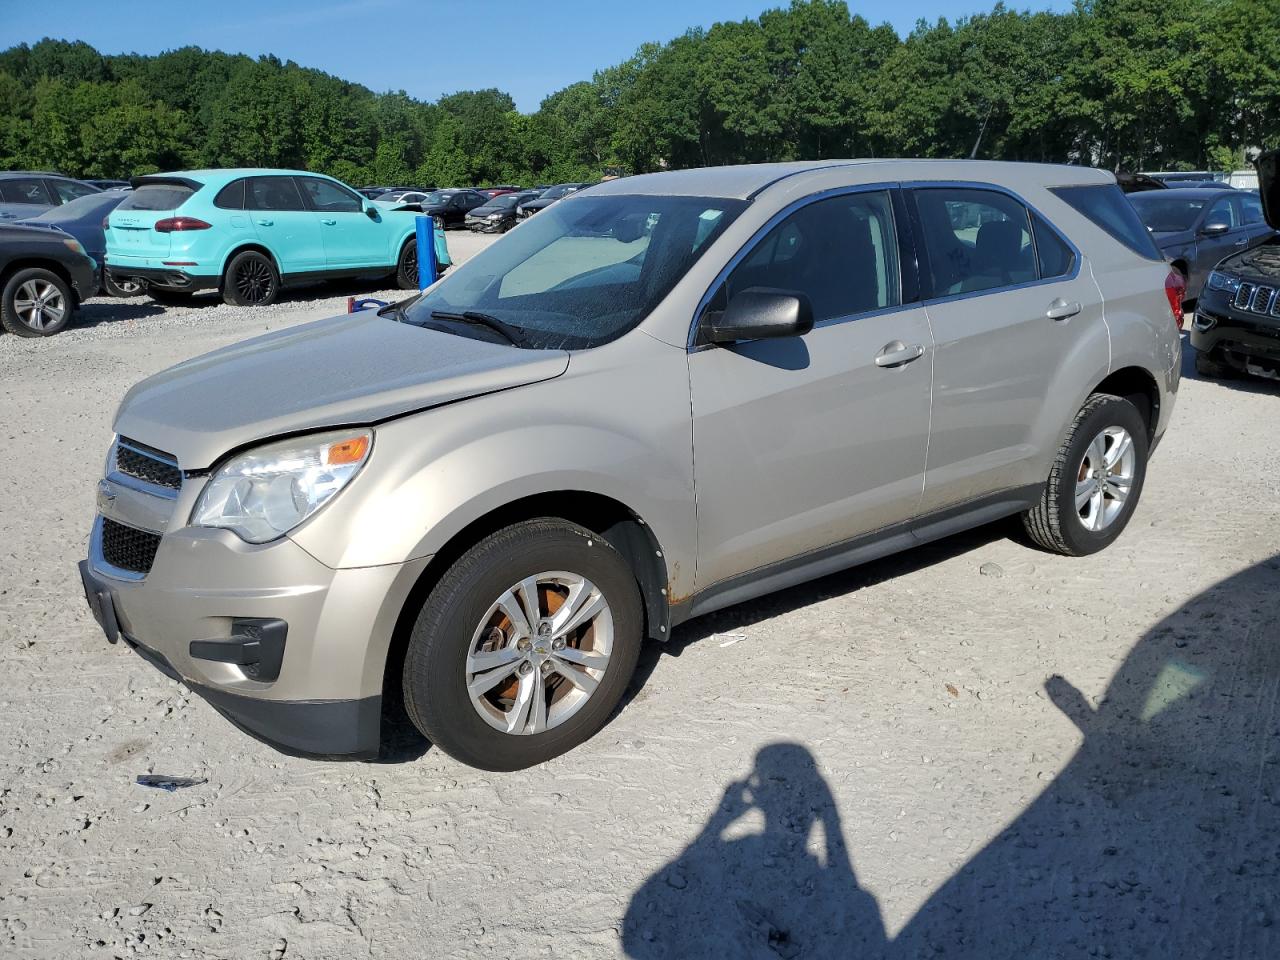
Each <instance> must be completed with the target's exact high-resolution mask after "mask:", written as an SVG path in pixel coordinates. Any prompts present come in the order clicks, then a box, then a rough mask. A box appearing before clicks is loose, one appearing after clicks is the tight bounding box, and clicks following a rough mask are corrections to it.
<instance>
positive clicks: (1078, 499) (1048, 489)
mask: <svg viewBox="0 0 1280 960" xmlns="http://www.w3.org/2000/svg"><path fill="white" fill-rule="evenodd" d="M1147 453H1148V444H1147V424H1146V422H1145V421H1144V420H1143V418H1142V415H1141V414H1140V413H1138V408H1137V407H1135V406H1134V405H1133V404H1132V403H1130V402H1129V401H1128V400H1125V399H1123V398H1121V397H1115V396H1111V395H1110V394H1105V393H1095V394H1093V395H1092V396H1091V397H1089V399H1088V400H1086V401H1085V403H1084V406H1082V407H1081V408H1080V412H1079V413H1077V414H1076V418H1075V421H1074V422H1073V423H1072V425H1071V429H1070V430H1068V431H1067V438H1066V439H1065V440H1064V441H1063V442H1062V446H1061V447H1060V448H1059V449H1058V455H1057V457H1056V458H1055V459H1054V461H1053V467H1052V469H1051V470H1050V471H1049V480H1048V482H1047V483H1046V484H1045V488H1044V493H1043V494H1041V497H1040V502H1039V503H1037V504H1036V505H1035V506H1034V507H1033V508H1032V509H1030V510H1028V511H1027V512H1026V513H1024V514H1023V515H1022V523H1023V526H1024V528H1025V529H1026V531H1027V535H1028V536H1029V537H1030V538H1031V539H1032V540H1033V541H1035V543H1036V544H1038V545H1039V546H1040V547H1042V548H1044V549H1045V550H1049V551H1051V552H1053V553H1060V554H1063V555H1064V556H1069V557H1082V556H1085V555H1087V554H1090V553H1097V552H1098V551H1099V550H1101V549H1103V548H1104V547H1107V546H1110V544H1111V543H1112V542H1113V541H1115V539H1116V538H1117V537H1119V536H1120V534H1121V532H1122V531H1123V530H1124V528H1125V525H1126V524H1128V522H1129V518H1130V517H1131V516H1132V515H1133V511H1134V509H1135V508H1136V507H1137V505H1138V498H1139V496H1141V494H1142V484H1143V481H1144V480H1145V479H1146V475H1147Z"/></svg>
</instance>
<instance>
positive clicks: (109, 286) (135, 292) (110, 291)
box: [102, 273, 147, 297]
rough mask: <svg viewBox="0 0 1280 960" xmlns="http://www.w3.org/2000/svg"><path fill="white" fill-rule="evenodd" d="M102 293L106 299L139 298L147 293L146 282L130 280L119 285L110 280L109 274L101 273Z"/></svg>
mask: <svg viewBox="0 0 1280 960" xmlns="http://www.w3.org/2000/svg"><path fill="white" fill-rule="evenodd" d="M102 292H103V293H105V294H106V295H107V296H108V297H141V296H143V295H144V294H145V293H146V292H147V282H146V281H145V280H132V279H131V280H126V281H125V282H123V283H119V282H117V281H116V280H114V279H112V277H111V274H109V273H103V275H102Z"/></svg>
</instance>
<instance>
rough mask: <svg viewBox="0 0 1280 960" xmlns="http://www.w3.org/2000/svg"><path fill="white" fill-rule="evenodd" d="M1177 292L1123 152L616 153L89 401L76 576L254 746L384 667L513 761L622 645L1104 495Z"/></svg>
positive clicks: (333, 741)
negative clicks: (461, 231) (427, 260)
mask: <svg viewBox="0 0 1280 960" xmlns="http://www.w3.org/2000/svg"><path fill="white" fill-rule="evenodd" d="M1180 300H1181V293H1180V291H1178V290H1177V289H1176V281H1175V280H1173V279H1171V274H1170V270H1169V267H1168V265H1167V264H1165V263H1164V262H1163V261H1162V260H1161V259H1160V257H1159V253H1158V252H1157V251H1156V250H1155V248H1154V247H1153V246H1152V244H1151V241H1150V239H1149V237H1148V235H1147V232H1146V230H1144V229H1143V228H1142V226H1141V224H1140V223H1139V222H1138V221H1137V218H1136V216H1135V215H1134V213H1133V211H1132V209H1131V208H1130V207H1129V205H1128V204H1127V203H1126V202H1125V200H1124V198H1123V196H1122V195H1121V193H1120V191H1119V190H1118V188H1117V187H1116V185H1115V181H1114V179H1113V178H1112V177H1111V176H1110V175H1109V174H1105V173H1102V172H1099V171H1094V170H1088V169H1080V168H1074V167H1065V166H1041V165H1028V164H998V163H973V162H949V161H866V162H849V161H826V162H817V163H796V164H783V165H763V166H743V167H728V168H720V169H704V170H691V171H684V172H678V173H663V174H655V175H651V176H639V177H632V178H628V179H622V180H616V181H613V182H610V183H605V184H599V185H596V186H593V187H591V188H589V189H587V190H584V191H582V192H580V193H577V194H574V195H573V196H570V197H568V198H566V199H564V200H562V201H561V202H559V203H557V204H555V205H554V206H552V207H550V208H548V209H547V210H546V211H545V212H544V213H542V214H541V215H539V216H538V217H535V218H533V219H531V220H529V221H528V222H526V223H523V224H521V225H520V227H519V228H517V229H516V230H513V231H512V232H511V233H510V234H508V235H506V236H505V237H503V238H502V239H501V240H499V241H498V242H496V243H494V244H493V246H491V247H490V248H488V249H487V250H485V251H484V252H483V253H481V254H479V255H478V256H476V257H475V258H474V259H472V260H470V261H468V262H467V263H465V264H463V265H462V266H461V267H459V268H457V269H456V270H455V271H453V272H452V273H451V274H450V275H449V276H448V277H447V278H446V279H444V280H442V281H441V282H439V283H438V284H437V285H435V286H434V287H432V288H431V289H429V290H428V291H427V292H426V293H424V294H422V295H421V296H418V297H415V298H413V299H411V300H408V301H406V302H404V303H401V304H398V305H396V306H393V307H390V308H388V309H386V310H383V311H382V312H380V313H377V314H375V313H362V314H355V315H351V316H339V317H334V318H332V319H328V320H321V321H318V322H316V323H311V324H307V325H305V326H300V327H294V328H292V329H288V330H284V331H281V332H277V333H272V334H269V335H267V336H263V337H259V338H257V339H254V340H250V341H247V342H244V343H240V344H237V345H235V346H231V347H227V348H225V349H223V350H219V351H216V352H214V353H211V354H208V355H206V356H202V357H198V358H196V359H194V360H191V361H188V362H186V363H183V364H180V365H178V366H176V367H174V368H172V369H170V370H167V371H165V372H163V373H161V374H159V375H157V376H155V377H152V378H150V379H149V380H146V381H144V382H142V383H140V384H139V385H137V386H136V387H134V388H133V389H132V390H131V391H129V393H128V395H127V396H126V397H125V399H124V401H123V403H122V404H121V405H120V410H119V413H118V414H117V417H116V421H115V431H116V438H115V441H114V442H113V444H112V446H111V451H110V454H109V456H108V459H107V464H106V471H105V476H104V478H103V479H102V480H100V481H99V493H98V516H97V518H96V519H95V520H94V523H93V530H92V537H91V542H90V547H89V558H88V560H87V561H86V562H84V563H82V564H81V570H82V574H83V579H84V585H85V590H86V593H87V595H88V598H89V602H90V605H91V606H92V608H93V610H94V612H95V614H96V615H97V617H98V619H99V620H100V622H101V623H102V625H103V627H104V629H105V631H106V634H107V637H108V639H110V640H112V641H115V640H117V639H123V640H124V642H125V643H126V644H127V645H128V646H130V647H132V648H133V649H134V650H136V651H137V652H138V653H139V654H141V655H142V656H143V657H144V658H145V659H147V660H148V661H150V662H151V663H152V664H154V665H155V666H157V667H159V668H160V669H161V670H163V671H164V672H165V673H166V674H168V675H169V676H171V677H173V678H174V679H181V680H182V682H184V683H186V684H187V685H188V686H190V687H191V689H193V690H195V691H196V692H198V693H199V694H201V695H202V696H203V697H205V698H206V699H207V700H208V701H209V702H210V703H211V704H212V705H213V706H215V707H216V708H217V709H218V710H220V711H221V712H222V713H224V714H225V715H226V716H227V717H229V718H230V719H231V720H232V721H233V722H234V723H236V724H237V725H238V726H240V727H241V728H242V729H244V730H245V731H247V732H248V733H251V734H253V735H254V736H257V737H259V738H261V739H264V740H266V741H268V742H270V743H273V744H274V745H276V746H278V747H280V748H281V749H284V750H287V751H291V752H300V753H308V754H323V755H353V756H370V755H373V754H375V753H376V752H377V751H378V748H379V743H380V738H381V730H380V723H381V719H380V718H381V715H382V712H383V706H384V700H388V701H389V700H390V699H396V700H398V699H399V698H400V697H401V696H402V697H403V702H404V706H405V707H406V708H407V711H408V714H409V716H410V717H411V718H412V720H413V721H414V723H415V724H416V725H417V726H418V727H419V728H420V729H421V731H422V732H423V734H425V735H426V736H427V737H428V738H430V739H431V740H432V741H434V742H435V743H436V744H437V745H439V746H440V747H441V748H443V749H444V750H446V751H448V752H449V753H450V754H452V755H453V756H455V757H457V758H458V759H460V760H462V761H464V762H466V763H470V764H474V765H476V766H480V767H485V768H489V769H496V770H508V769H515V768H519V767H524V766H527V765H530V764H534V763H538V762H540V761H542V760H546V759H547V758H549V757H553V756H555V755H557V754H559V753H561V752H563V751H565V750H568V749H569V748H571V747H573V746H574V745H576V744H578V743H581V742H582V741H583V740H585V739H587V738H588V737H590V736H591V735H592V734H593V733H594V732H595V731H596V730H598V729H600V727H601V726H602V725H603V724H604V723H605V721H606V720H607V718H608V717H609V715H610V713H611V712H612V711H613V710H614V709H615V707H616V706H617V705H618V702H619V700H620V698H621V696H622V694H623V691H624V689H625V687H626V685H627V682H628V680H629V678H630V675H631V673H632V670H633V668H634V666H635V663H636V657H637V653H638V651H639V648H640V644H641V642H642V640H644V639H645V638H653V639H657V640H662V639H665V638H666V637H667V636H669V635H670V633H671V631H672V630H673V629H674V628H675V627H676V626H677V625H678V624H680V623H681V622H683V621H685V620H688V619H689V618H691V617H696V616H698V615H700V614H703V613H706V612H707V611H710V610H715V609H717V608H721V607H724V606H727V605H729V604H733V603H738V602H740V601H742V600H746V599H748V598H749V597H754V596H757V595H759V594H762V593H766V592H768V591H772V590H780V589H784V588H786V587H789V586H792V585H793V584H796V583H799V582H801V581H803V580H807V579H810V578H813V577H816V576H820V575H822V574H825V573H829V572H831V571H833V570H836V569H839V568H841V567H846V566H849V565H851V564H856V563H860V562H863V561H866V560H869V559H872V558H874V557H879V556H882V555H884V554H887V553H890V552H893V551H896V550H902V549H905V548H909V547H912V546H915V545H917V544H920V543H923V542H925V541H928V540H932V539H935V538H937V537H942V536H946V535H948V534H951V533H954V532H956V531H958V530H962V529H964V528H966V527H971V526H974V525H976V524H981V523H986V522H988V521H991V520H995V519H997V518H999V517H1003V516H1007V515H1011V514H1021V515H1022V516H1023V518H1024V520H1025V525H1026V530H1027V532H1028V534H1029V536H1030V538H1031V539H1032V540H1034V541H1035V542H1036V543H1038V544H1039V545H1040V546H1042V547H1043V548H1045V549H1048V550H1054V551H1058V552H1060V553H1065V554H1077V555H1078V554H1086V553H1092V552H1094V551H1096V550H1099V549H1101V548H1102V547H1105V546H1106V545H1107V544H1109V543H1110V542H1111V541H1112V540H1114V539H1115V538H1116V537H1117V536H1118V535H1119V534H1120V532H1121V530H1123V529H1124V526H1125V524H1126V523H1127V522H1128V520H1129V517H1130V516H1131V514H1132V513H1133V510H1134V508H1135V506H1136V504H1137V501H1138V497H1139V494H1140V493H1141V490H1142V482H1143V476H1144V472H1145V468H1146V462H1147V456H1148V454H1149V453H1150V451H1151V449H1152V448H1153V447H1154V446H1155V444H1156V443H1157V441H1158V440H1159V439H1160V436H1161V434H1162V433H1163V432H1164V430H1165V427H1166V426H1167V424H1168V423H1169V417H1170V413H1171V411H1172V408H1173V401H1174V395H1175V391H1176V390H1177V386H1178V376H1179V351H1180V346H1179V333H1178V322H1179V319H1180V314H1178V313H1177V310H1176V307H1174V308H1171V301H1172V302H1173V303H1175V304H1180Z"/></svg>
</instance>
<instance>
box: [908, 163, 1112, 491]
mask: <svg viewBox="0 0 1280 960" xmlns="http://www.w3.org/2000/svg"><path fill="white" fill-rule="evenodd" d="M911 194H912V200H913V207H914V214H915V215H914V223H915V227H916V242H917V250H918V253H919V256H920V262H921V275H922V276H921V283H922V286H923V287H924V288H925V297H926V300H925V309H926V310H927V312H928V315H929V321H930V325H931V327H932V330H933V336H934V339H935V341H936V344H937V346H936V355H935V358H934V365H933V374H934V382H933V419H932V426H931V429H930V434H929V457H928V465H927V468H926V473H925V485H924V499H923V503H922V511H923V512H925V513H929V512H933V511H936V510H941V509H944V508H946V507H950V506H953V505H959V504H962V503H969V502H973V501H977V500H980V499H982V498H984V497H987V496H990V495H994V494H998V493H1001V492H1005V491H1009V490H1013V489H1016V488H1022V487H1029V486H1031V485H1035V484H1040V485H1042V484H1043V483H1044V481H1045V478H1046V476H1047V472H1048V471H1047V466H1046V463H1047V461H1046V452H1047V451H1046V445H1048V444H1049V443H1050V442H1052V446H1053V449H1055V450H1056V446H1057V442H1058V438H1057V434H1058V432H1059V431H1060V429H1061V427H1062V425H1061V424H1060V423H1059V422H1058V421H1059V420H1060V419H1061V413H1060V410H1061V408H1062V407H1064V406H1065V405H1066V404H1069V403H1072V402H1074V397H1075V391H1076V390H1077V389H1078V384H1077V383H1075V382H1074V381H1071V380H1070V378H1069V377H1064V375H1063V372H1064V370H1070V369H1076V368H1075V367H1072V366H1071V364H1073V363H1075V362H1077V361H1078V360H1079V357H1078V353H1079V351H1081V350H1084V351H1087V352H1092V353H1095V354H1097V357H1096V358H1094V359H1096V361H1097V365H1098V369H1102V370H1105V369H1106V366H1107V362H1108V358H1109V354H1108V351H1109V341H1108V338H1107V332H1106V326H1105V322H1104V320H1103V315H1102V304H1101V297H1100V295H1099V294H1098V290H1097V286H1096V285H1095V284H1094V283H1093V281H1092V279H1090V277H1089V274H1088V272H1087V270H1086V271H1081V269H1080V267H1081V264H1080V256H1079V254H1078V253H1077V252H1076V251H1075V249H1074V248H1073V247H1072V246H1071V245H1070V244H1069V243H1068V242H1067V241H1066V240H1065V239H1064V238H1063V237H1062V235H1061V234H1060V233H1059V232H1058V231H1057V230H1055V229H1054V228H1053V227H1052V226H1050V225H1049V223H1048V222H1047V221H1046V220H1044V218H1043V217H1042V216H1040V215H1039V214H1038V213H1033V212H1032V211H1030V210H1028V208H1027V207H1026V206H1025V205H1024V204H1023V203H1022V202H1021V201H1020V200H1018V199H1017V198H1016V197H1014V196H1012V195H1010V194H1008V193H1005V192H1003V191H1000V190H997V189H994V188H989V187H984V186H980V185H974V186H937V187H933V186H928V185H918V186H916V187H915V188H914V189H913V190H912V191H911ZM1066 392H1069V393H1070V395H1071V398H1070V399H1066V398H1065V397H1063V398H1062V399H1061V400H1059V395H1061V394H1064V393H1066ZM1051 437H1052V440H1051Z"/></svg>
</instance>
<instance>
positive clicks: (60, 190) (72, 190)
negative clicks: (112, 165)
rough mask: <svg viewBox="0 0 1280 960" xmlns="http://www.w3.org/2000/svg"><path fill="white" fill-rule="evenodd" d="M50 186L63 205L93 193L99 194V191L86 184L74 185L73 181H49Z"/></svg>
mask: <svg viewBox="0 0 1280 960" xmlns="http://www.w3.org/2000/svg"><path fill="white" fill-rule="evenodd" d="M49 184H50V186H52V187H53V189H54V192H55V193H57V195H58V199H59V200H60V201H61V202H63V203H70V202H71V201H72V200H75V199H76V198H77V197H87V196H89V195H90V194H93V193H101V192H102V191H101V190H95V189H94V188H93V187H91V186H89V185H88V184H87V183H76V182H75V181H74V180H50V181H49Z"/></svg>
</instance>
